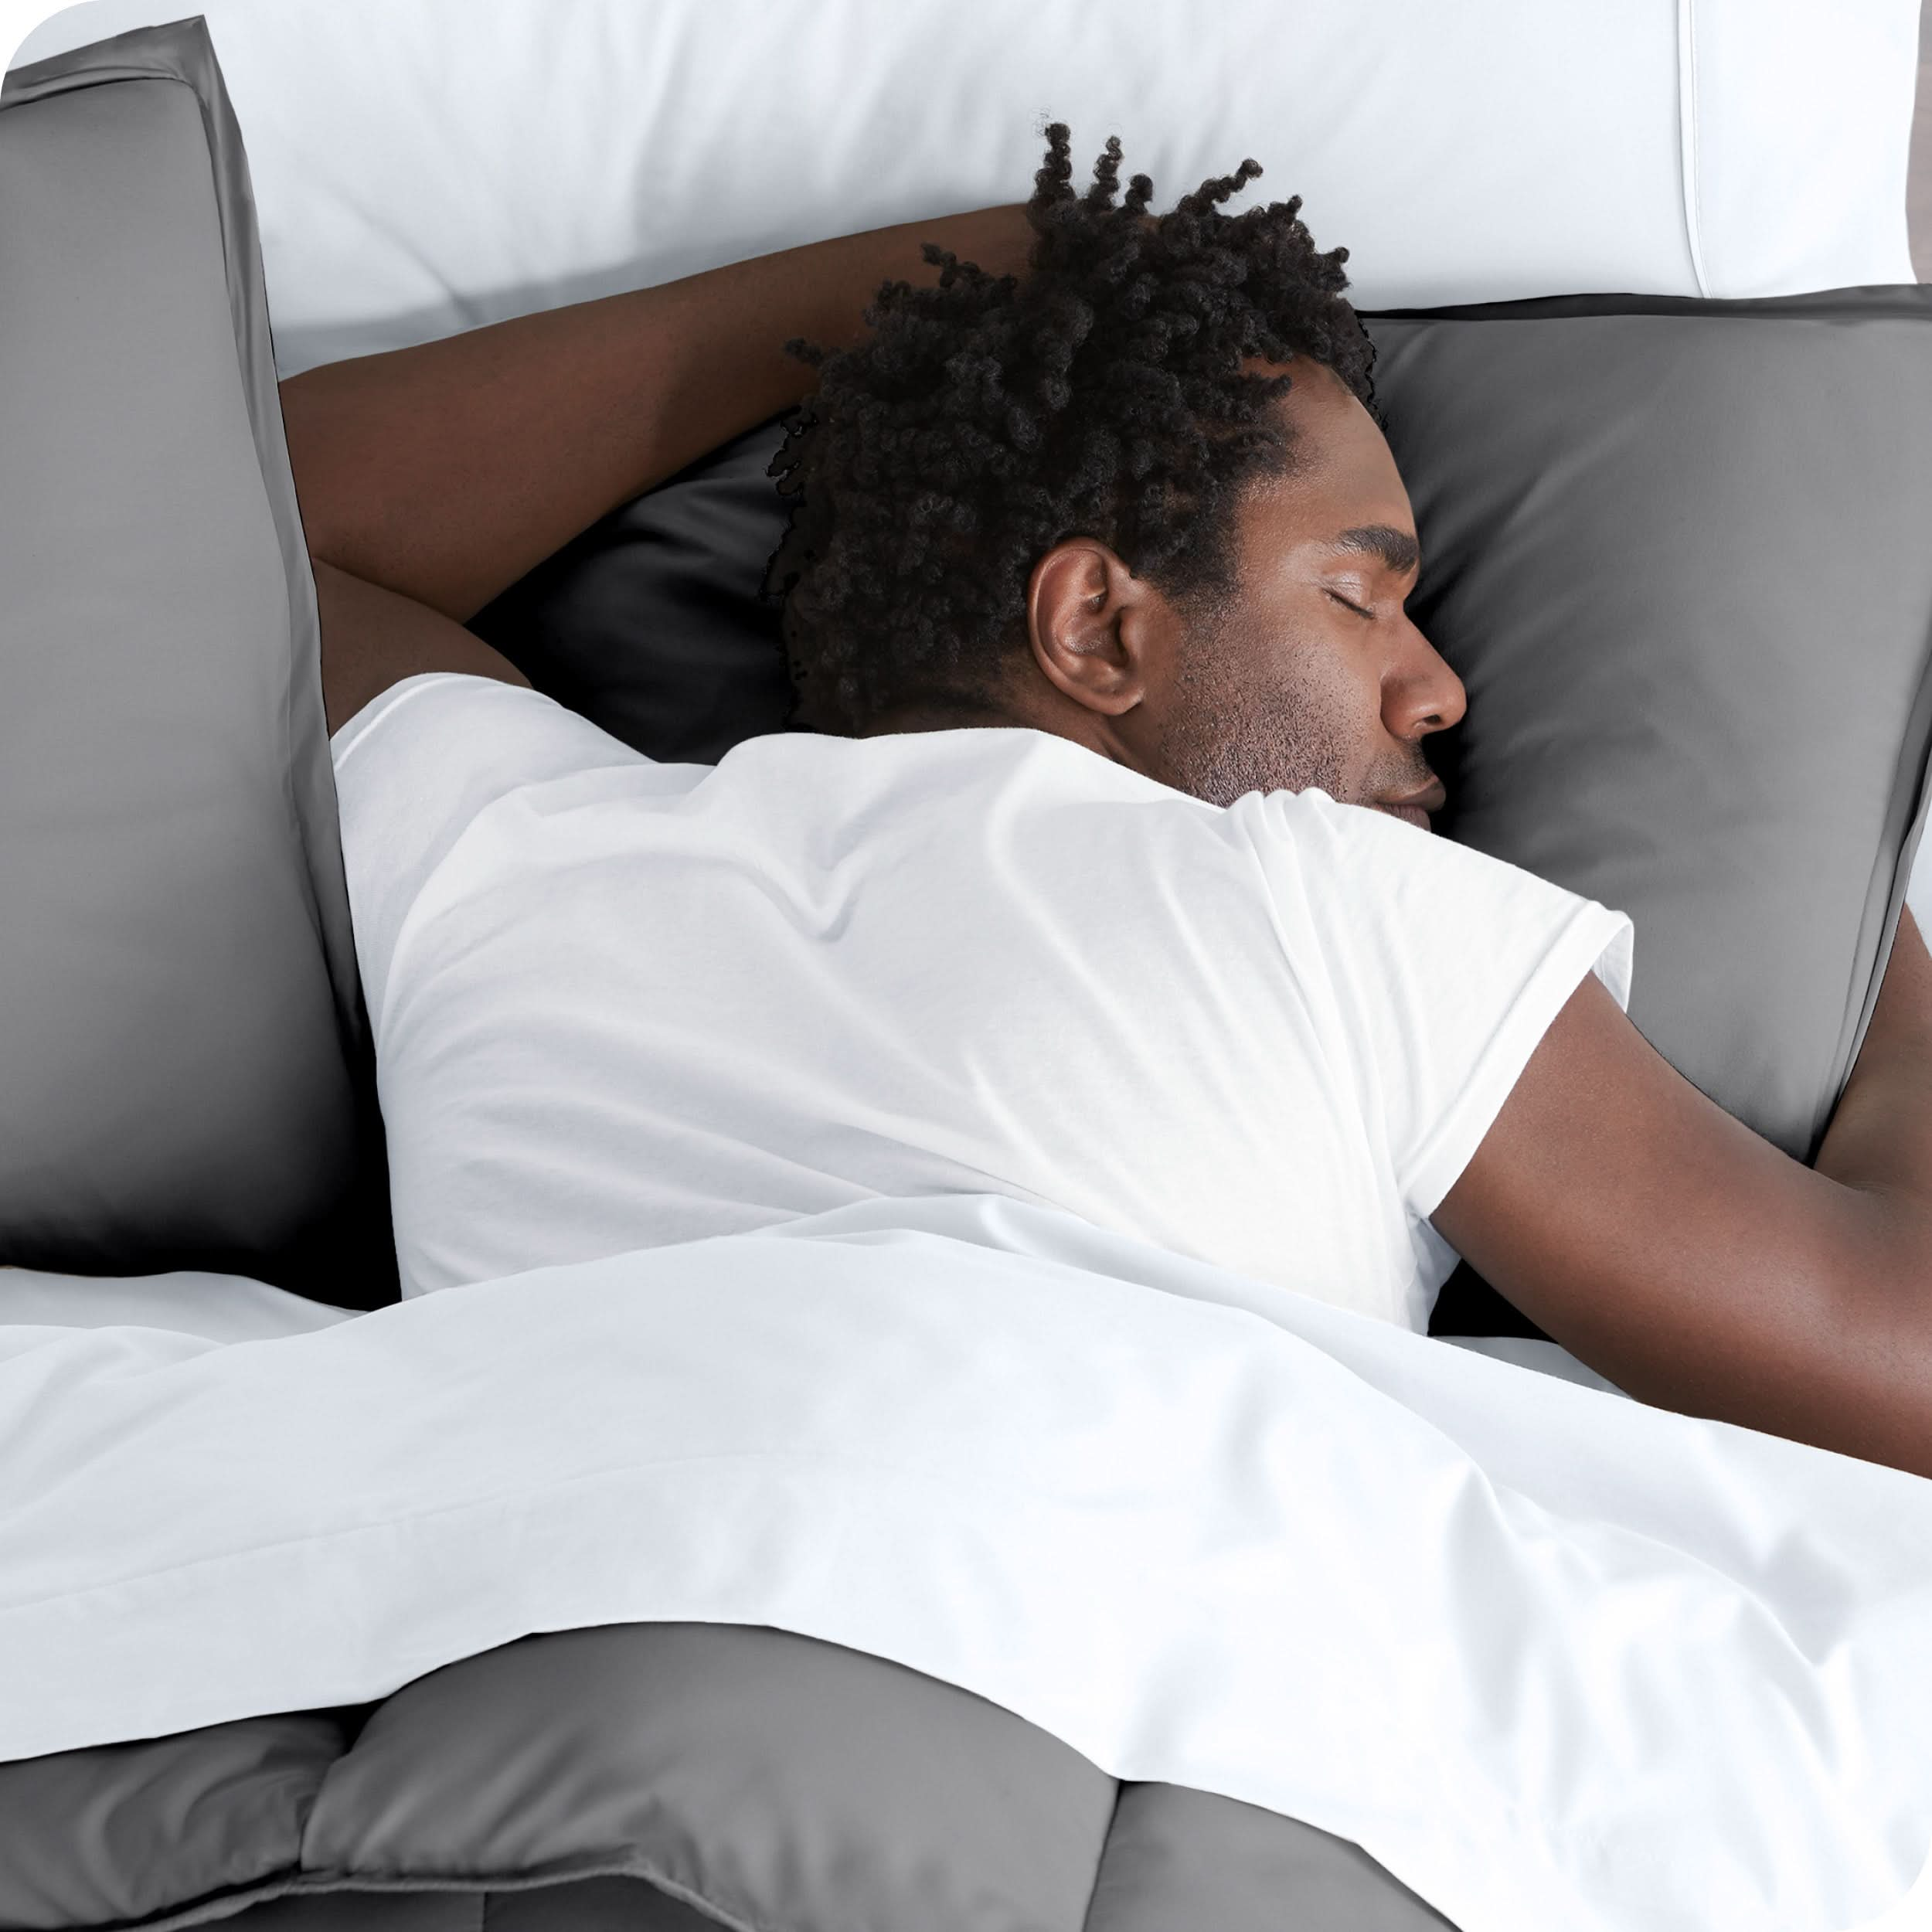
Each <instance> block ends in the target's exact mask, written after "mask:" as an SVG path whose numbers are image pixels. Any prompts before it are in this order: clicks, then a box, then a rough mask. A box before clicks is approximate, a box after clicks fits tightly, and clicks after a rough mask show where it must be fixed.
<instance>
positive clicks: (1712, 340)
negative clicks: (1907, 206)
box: [473, 284, 1932, 1338]
mask: <svg viewBox="0 0 1932 1932" xmlns="http://www.w3.org/2000/svg"><path fill="white" fill-rule="evenodd" d="M1363 320H1364V325H1365V326H1366V328H1368V330H1369V334H1370V335H1371V337H1372V338H1373V340H1374V342H1375V344H1376V350H1377V359H1376V366H1375V371H1374V379H1375V385H1376V402H1377V408H1378V412H1379V413H1380V414H1381V415H1382V416H1383V417H1384V418H1385V419H1386V420H1385V428H1386V434H1387V435H1388V437H1389V444H1390V447H1391V448H1392V450H1393V452H1394V454H1395V457H1396V462H1397V464H1398V465H1399V466H1400V469H1401V471H1402V474H1403V478H1404V480H1405V481H1406V484H1407V486H1408V488H1409V492H1410V499H1411V502H1412V503H1413V506H1414V509H1415V513H1416V519H1417V530H1418V532H1419V534H1420V538H1421V541H1422V548H1423V570H1422V573H1421V577H1420V582H1419V583H1418V585H1417V590H1416V593H1415V594H1414V596H1413V598H1412V599H1411V600H1410V611H1411V614H1413V616H1414V617H1415V618H1416V620H1417V622H1418V623H1419V624H1420V626H1421V628H1422V629H1423V631H1424V632H1425V633H1426V634H1427V635H1428V636H1429V637H1430V638H1431V640H1432V641H1434V644H1435V645H1436V646H1437V648H1438V649H1439V650H1440V651H1441V652H1442V653H1443V655H1444V657H1445V658H1447V660H1448V662H1450V664H1451V665H1453V666H1454V668H1455V670H1456V671H1457V672H1458V675H1460V676H1461V678H1462V679H1463V681H1464V685H1466V686H1467V688H1468V694H1469V706H1468V715H1467V716H1465V718H1464V719H1463V721H1462V723H1461V724H1459V725H1458V726H1456V727H1454V729H1453V730H1451V731H1447V732H1445V733H1440V734H1439V735H1438V736H1437V737H1436V738H1435V739H1434V740H1433V741H1432V743H1431V745H1430V758H1431V762H1432V763H1433V764H1435V766H1436V767H1437V770H1440V773H1441V774H1442V776H1443V777H1444V781H1445V782H1446V783H1447V786H1448V789H1449V799H1450V802H1449V808H1448V809H1447V811H1446V812H1444V814H1442V815H1440V816H1439V818H1438V819H1437V832H1438V833H1439V834H1440V835H1443V836H1446V837H1449V838H1456V839H1459V840H1461V841H1462V842H1465V843H1467V844H1469V845H1474V846H1475V847H1476V848H1478V849H1480V850H1481V851H1484V852H1489V853H1491V854H1492V855H1495V856H1496V857H1498V858H1502V859H1507V860H1509V862H1512V864H1515V865H1519V866H1523V867H1525V868H1526V869H1528V870H1529V871H1532V872H1537V873H1539V874H1540V875H1541V876H1543V877H1546V878H1548V879H1553V880H1554V881H1555V882H1556V883H1557V884H1559V885H1561V886H1566V887H1568V888H1569V889H1570V890H1572V891H1574V892H1577V893H1581V894H1583V895H1584V896H1587V897H1589V898H1592V899H1595V900H1600V902H1601V903H1604V904H1605V905H1607V906H1614V907H1616V908H1617V909H1619V910H1623V911H1626V912H1628V913H1630V914H1631V917H1632V919H1633V920H1634V923H1635V927H1636V944H1635V959H1634V976H1633V981H1632V987H1631V1003H1630V1015H1631V1019H1632V1020H1633V1022H1635V1024H1636V1025H1637V1026H1638V1029H1639V1030H1640V1031H1641V1032H1643V1033H1644V1035H1645V1037H1646V1038H1647V1039H1649V1041H1650V1042H1651V1044H1652V1045H1653V1046H1655V1047H1656V1048H1657V1049H1658V1051H1659V1052H1660V1053H1662V1054H1663V1055H1664V1056H1665V1057H1666V1058H1667V1059H1668V1060H1670V1061H1671V1062H1672V1064H1673V1065H1675V1066H1677V1067H1678V1068H1679V1070H1680V1071H1682V1073H1684V1074H1685V1076H1686V1077H1688V1078H1689V1079H1690V1080H1692V1081H1693V1082H1694V1083H1696V1085H1697V1086H1699V1087H1700V1088H1702V1090H1703V1091H1704V1092H1705V1093H1706V1094H1709V1096H1710V1097H1712V1098H1713V1100H1716V1101H1717V1102H1718V1104H1719V1105H1721V1106H1723V1107H1725V1108H1726V1109H1727V1110H1728V1111H1730V1112H1731V1113H1732V1114H1735V1115H1736V1116H1737V1117H1739V1118H1740V1119H1741V1120H1743V1121H1745V1122H1747V1124H1749V1125H1750V1126H1751V1127H1753V1128H1755V1129H1756V1130H1757V1131H1758V1132H1759V1133H1760V1134H1764V1136H1765V1137H1766V1138H1768V1139H1769V1140H1770V1141H1773V1142H1774V1144H1776V1145H1778V1146H1779V1147H1781V1148H1784V1151H1786V1152H1787V1153H1789V1154H1791V1155H1794V1157H1796V1158H1799V1159H1801V1160H1807V1161H1808V1160H1810V1159H1811V1158H1814V1156H1815V1154H1816V1151H1817V1147H1818V1141H1820V1140H1821V1138H1822V1137H1823V1134H1824V1131H1825V1127H1826V1126H1827V1124H1828V1122H1829V1120H1830V1117H1831V1114H1832V1109H1833V1108H1834V1107H1835V1105H1836V1104H1837V1100H1838V1094H1839V1093H1840V1092H1841V1091H1842V1089H1843V1087H1844V1084H1845V1080H1846V1079H1847V1078H1848V1077H1849V1073H1850V1071H1851V1068H1852V1063H1853V1061H1854V1060H1855V1056H1856V1053H1857V1050H1858V1047H1859V1043H1860V1042H1861V1040H1862V1038H1863V1036H1864V1029H1865V1027H1866V1024H1867V1022H1868V1021H1869V1017H1870V1013H1871V1009H1872V1004H1873V1002H1875V1000H1876V997H1877V988H1878V985H1879V979H1880V978H1881V976H1882V975H1883V967H1884V962H1885V960H1886V957H1888V956H1889V950H1890V947H1891V942H1892V937H1893V933H1894V932H1895V930H1896V925H1897V921H1898V917H1899V911H1900V906H1901V905H1902V903H1903V899H1904V895H1905V890H1906V883H1907V880H1908V879H1909V877H1910V872H1911V869H1912V862H1913V855H1914V853H1915V851H1916V849H1917V845H1918V842H1919V838H1920V829H1921V827H1922V825H1923V818H1924V816H1925V811H1926V804H1927V787H1926V766H1927V754H1928V750H1932V546H1927V545H1926V543H1924V541H1923V533H1924V532H1925V530H1926V529H1928V528H1932V288H1921V287H1918V286H1917V284H1909V285H1906V284H1900V285H1882V286H1874V287H1861V288H1848V289H1839V290H1831V291H1821V292H1815V293H1811V294H1801V295H1794V296H1785V297H1777V298H1761V299H1757V300H1752V301H1704V300H1702V299H1700V298H1672V297H1645V296H1630V295H1590V296H1576V297H1561V298H1545V299H1543V300H1539V301H1529V302H1519V303H1499V304H1475V305H1468V306H1461V307H1456V308H1444V309H1436V310H1410V311H1381V312H1374V311H1371V312H1368V313H1366V314H1365V315H1364V318H1363ZM783 427H784V419H783V418H779V419H774V421H772V422H770V423H766V424H764V425H761V426H760V427H758V428H757V429H755V430H750V431H749V432H747V434H745V435H743V436H742V437H738V438H736V440H734V441H733V442H731V443H730V444H726V445H725V446H723V447H722V448H720V449H719V450H717V451H714V452H713V453H712V454H710V455H709V456H707V457H705V458H703V459H702V460H701V461H699V462H698V463H696V464H692V466H691V467H690V468H688V469H687V470H685V471H683V472H682V474H680V475H679V476H677V477H675V478H672V479H670V480H669V481H668V482H666V483H665V484H663V485H661V486H659V488H657V489H656V490H655V491H652V492H649V493H648V494H647V495H645V496H643V497H641V498H638V499H637V501H635V502H632V503H630V504H627V505H624V506H623V507H622V508H621V509H619V510H617V511H616V512H613V513H612V514H611V515H610V516H608V517H606V518H605V519H603V520H602V521H601V522H600V523H598V524H597V525H596V526H593V527H592V528H591V529H590V530H587V531H586V532H583V535H582V536H580V537H579V538H578V539H577V540H576V542H574V543H573V544H572V545H570V546H568V547H567V548H566V549H565V550H563V551H562V552H560V553H559V554H558V555H557V556H555V557H553V558H552V559H550V560H549V561H548V562H546V563H545V564H543V565H542V566H539V568H538V569H537V570H535V571H532V573H530V574H529V576H528V577H526V578H525V579H524V580H522V582H521V583H518V584H515V585H513V586H512V587H511V588H510V589H509V590H506V591H505V593H504V594H503V595H502V597H499V598H498V599H497V600H495V603H493V604H491V605H490V606H488V607H486V608H485V610H484V611H481V613H479V614H478V616H477V617H476V618H475V619H474V621H473V628H475V629H476V630H478V631H479V632H481V634H483V635H484V636H485V637H486V638H488V639H489V641H491V642H492V643H493V644H495V645H496V646H497V647H498V648H499V649H501V650H502V651H505V653H506V655H509V656H510V657H511V658H512V659H513V660H515V662H517V663H518V664H519V665H520V666H521V667H522V669H523V670H524V672H525V673H526V675H528V676H529V677H530V679H532V682H534V683H535V684H536V685H537V686H538V688H539V689H547V690H549V691H550V692H552V694H553V695H554V696H557V697H559V698H560V699H561V700H562V701H563V702H566V703H570V704H571V705H573V706H574V707H575V708H577V709H579V710H580V711H582V712H583V713H584V715H585V716H588V717H590V718H591V719H594V721H595V722H597V723H600V724H602V725H604V726H605V728H606V729H607V730H611V732H613V733H614V734H615V735H616V736H619V737H621V738H623V739H624V740H625V741H626V742H627V743H631V744H632V745H634V746H635V747H637V749H638V750H641V751H643V752H645V753H646V754H647V755H648V756H650V757H656V758H667V759H698V760H715V759H716V758H717V757H719V756H720V755H722V753H723V751H724V750H726V749H727V748H728V747H729V746H730V744H732V743H735V742H736V740H738V739H739V738H741V737H743V736H750V735H753V734H754V733H758V732H761V731H774V730H780V729H782V728H783V726H784V717H785V713H786V710H787V706H788V702H789V693H788V689H787V684H786V682H785V679H784V673H783V658H782V651H781V645H780V643H779V640H778V629H777V607H776V605H775V604H768V603H767V602H765V601H764V600H763V599H762V598H761V597H760V583H761V580H762V577H763V571H764V563H765V561H766V560H767V558H768V556H770V553H771V551H772V550H773V549H774V547H775V546H776V545H777V541H778V539H779V537H780V536H781V535H782V533H783V530H784V507H783V505H782V504H781V500H780V499H779V498H778V496H777V493H776V486H775V485H774V482H773V481H772V480H771V478H770V477H768V476H767V474H766V469H767V465H768V464H769V463H770V460H771V458H772V457H773V456H774V454H776V453H777V450H778V448H779V447H780V446H781V443H782V441H783ZM1431 1332H1434V1333H1437V1334H1477V1335H1528V1336H1531V1337H1532V1338H1534V1337H1540V1336H1541V1335H1542V1331H1541V1330H1540V1329H1539V1328H1536V1325H1534V1324H1533V1323H1531V1322H1529V1321H1527V1319H1526V1318H1524V1317H1523V1316H1522V1315H1520V1314H1519V1312H1518V1311H1516V1310H1515V1309H1514V1308H1512V1307H1511V1306H1510V1305H1509V1304H1508V1303H1507V1302H1505V1301H1503V1299H1502V1298H1501V1297H1500V1296H1498V1295H1497V1294H1495V1293H1494V1291H1492V1290H1491V1289H1490V1288H1489V1287H1488V1285H1487V1284H1484V1283H1483V1282H1481V1280H1480V1278H1479V1277H1477V1276H1476V1275H1475V1274H1474V1271H1473V1270H1469V1269H1468V1268H1467V1267H1464V1268H1461V1269H1459V1270H1458V1271H1457V1273H1456V1274H1454V1275H1452V1276H1451V1278H1450V1280H1449V1281H1448V1282H1447V1284H1445V1285H1444V1289H1443V1291H1442V1293H1441V1295H1440V1298H1439V1299H1438V1302H1437V1308H1436V1312H1435V1316H1434V1319H1433V1320H1432V1322H1431Z"/></svg>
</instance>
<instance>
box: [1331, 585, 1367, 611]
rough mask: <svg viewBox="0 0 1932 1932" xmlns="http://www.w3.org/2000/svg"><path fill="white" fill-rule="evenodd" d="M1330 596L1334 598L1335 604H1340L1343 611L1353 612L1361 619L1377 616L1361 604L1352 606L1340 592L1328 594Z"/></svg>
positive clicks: (1332, 591) (1335, 591) (1334, 591)
mask: <svg viewBox="0 0 1932 1932" xmlns="http://www.w3.org/2000/svg"><path fill="white" fill-rule="evenodd" d="M1328 595H1329V596H1330V597H1333V598H1334V599H1335V602H1336V603H1337V604H1340V605H1341V607H1342V609H1343V610H1345V611H1353V612H1354V613H1355V615H1356V616H1357V617H1373V616H1374V615H1375V613H1374V612H1373V611H1365V610H1363V609H1362V606H1361V605H1360V604H1351V603H1350V602H1349V600H1348V599H1347V598H1346V597H1343V596H1342V594H1341V593H1340V592H1339V591H1338V590H1331V591H1330V592H1329V593H1328Z"/></svg>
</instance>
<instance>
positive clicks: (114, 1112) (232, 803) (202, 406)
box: [0, 20, 395, 1307]
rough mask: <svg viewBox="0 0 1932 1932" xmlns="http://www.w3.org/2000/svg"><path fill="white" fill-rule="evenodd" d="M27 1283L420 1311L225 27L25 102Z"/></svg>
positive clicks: (22, 743) (15, 1041) (19, 692)
mask: <svg viewBox="0 0 1932 1932" xmlns="http://www.w3.org/2000/svg"><path fill="white" fill-rule="evenodd" d="M0 584H4V586H5V606H6V622H5V625H4V627H0V903H4V904H5V908H6V913H5V919H4V920H0V988H4V993H5V1004H6V1018H7V1024H6V1026H5V1028H4V1029H0V1093H4V1094H5V1097H6V1104H5V1107H4V1109H0V1262H9V1263H15V1264H22V1265H26V1266H29V1267H38V1268H42V1269H48V1270H55V1271H57V1272H61V1273H67V1274H113V1275H135V1274H144V1275H145V1274H161V1273H165V1272H168V1271H171V1270H178V1269H211V1270H217V1271H219V1272H221V1273H224V1274H245V1275H251V1276H259V1277H262V1278H263V1279H264V1280H266V1281H270V1282H273V1283H275V1284H278V1285H280V1286H282V1287H291V1288H303V1287H308V1288H312V1289H313V1290H314V1291H315V1293H317V1294H321V1295H323V1296H325V1297H327V1298H330V1299H332V1300H333V1299H343V1300H345V1301H348V1302H349V1304H351V1305H355V1306H359V1307H360V1306H372V1305H374V1304H376V1302H378V1301H386V1300H390V1299H393V1298H394V1295H395V1287H394V1269H393V1257H391V1256H390V1255H389V1246H388V1243H387V1240H386V1189H385V1187H384V1185H383V1180H382V1163H381V1152H380V1143H379V1140H378V1139H377V1138H376V1128H377V1121H376V1115H375V1111H374V1108H373V1105H372V1082H371V1081H370V1080H369V1053H368V1046H367V1040H366V1024H365V1022H364V1019H363V1017H362V1012H361V1008H360V995H359V989H358V986H357V982H356V978H355V953H354V949H353V946H352V942H351V937H350V932H349V904H348V896H347V892H346V888H345V884H344V882H343V877H342V855H341V852H340V850H339V848H338V843H337V835H336V818H335V788H334V783H333V780H332V776H331V771H330V766H329V760H328V742H327V738H326V735H325V727H324V723H323V716H322V700H321V679H320V672H319V661H318V631H317V619H316V610H315V584H314V580H313V579H312V577H311V574H310V570H309V564H308V549H307V546H306V545H305V543H304V540H303V536H302V530H301V522H300V519H299V518H298V514H297V510H296V502H295V495H294V484H293V481H292V479H291V476H290V474H289V468H288V460H287V452H286V450H285V447H284V441H283V434H282V419H281V407H280V404H279V401H278V399H277V393H276V387H275V376H274V359H273V355H272V352H271V348H270V341H269V335H268V317H267V304H266V301H265V297H264V290H263V286H262V279H261V265H260V251H259V249H258V247H257V241H256V234H255V226H254V217H253V204H252V203H251V202H250V197H249V185H248V173H247V164H246V162H245V160H244V158H243V153H242V149H241V144H240V138H239V136H238V134H237V133H236V128H235V124H234V120H233V114H232V113H231V112H230V107H229V104H228V100H227V97H226V94H225V92H224V90H223V84H222V78H221V73H220V70H219V67H218V66H217V65H216V61H215V58H214V54H213V49H211V47H210V46H209V40H208V36H207V33H206V29H204V27H203V26H202V24H201V22H199V20H186V21H182V22H178V23H176V24H175V25H174V26H168V27H162V28H154V29H147V30H145V31H142V32H135V33H130V34H127V35H124V36H121V38H119V39H113V40H108V41H106V42H104V43H101V44H100V45H99V46H92V47H88V48H86V49H82V50H81V51H80V52H79V53H73V54H68V55H63V56H60V57H58V58H56V59H53V60H48V61H46V62H43V63H39V64H38V65H36V66H28V67H24V68H20V69H17V70H15V71H14V72H12V73H9V75H8V76H7V77H6V82H5V88H4V90H3V91H0Z"/></svg>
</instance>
